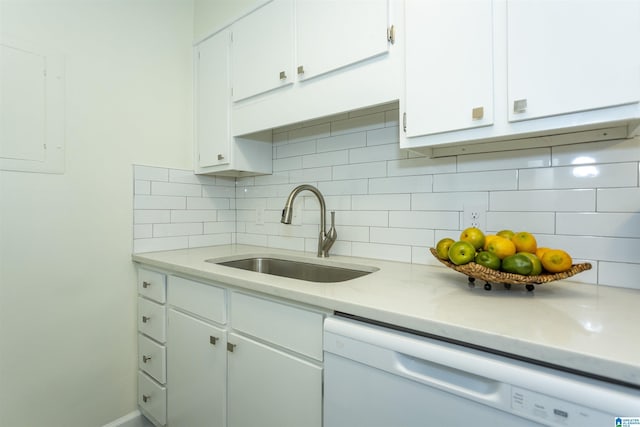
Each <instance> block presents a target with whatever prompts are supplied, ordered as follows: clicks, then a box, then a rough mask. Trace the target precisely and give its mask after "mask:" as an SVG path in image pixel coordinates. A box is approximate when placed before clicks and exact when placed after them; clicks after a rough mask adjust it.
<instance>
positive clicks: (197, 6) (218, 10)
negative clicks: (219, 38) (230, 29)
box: [193, 0, 269, 41]
mask: <svg viewBox="0 0 640 427" xmlns="http://www.w3.org/2000/svg"><path fill="white" fill-rule="evenodd" d="M268 1H269V0H194V6H193V12H194V13H193V38H194V40H196V41H199V40H202V39H203V38H206V37H207V36H210V35H211V34H212V33H213V32H216V31H218V30H219V29H221V28H222V27H225V26H227V25H229V24H230V23H231V22H233V21H234V20H236V19H238V18H239V17H241V16H242V15H244V14H246V13H248V12H250V11H251V10H253V9H255V8H257V7H258V6H260V5H261V4H264V3H267V2H268Z"/></svg>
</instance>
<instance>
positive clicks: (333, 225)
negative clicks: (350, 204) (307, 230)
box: [326, 211, 338, 251]
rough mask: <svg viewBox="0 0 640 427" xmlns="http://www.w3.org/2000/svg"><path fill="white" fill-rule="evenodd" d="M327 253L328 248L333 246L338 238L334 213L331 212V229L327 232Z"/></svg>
mask: <svg viewBox="0 0 640 427" xmlns="http://www.w3.org/2000/svg"><path fill="white" fill-rule="evenodd" d="M326 238H327V241H328V242H327V243H328V246H327V248H326V249H327V251H328V250H329V248H330V247H331V245H333V242H335V241H336V239H337V238H338V233H337V232H336V211H331V228H329V231H327V235H326Z"/></svg>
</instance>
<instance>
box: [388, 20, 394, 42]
mask: <svg viewBox="0 0 640 427" xmlns="http://www.w3.org/2000/svg"><path fill="white" fill-rule="evenodd" d="M387 41H388V42H389V43H391V44H394V43H395V42H396V27H395V26H394V25H392V26H390V27H389V28H387Z"/></svg>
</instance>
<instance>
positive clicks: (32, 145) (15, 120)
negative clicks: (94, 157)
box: [0, 35, 64, 173]
mask: <svg viewBox="0 0 640 427" xmlns="http://www.w3.org/2000/svg"><path fill="white" fill-rule="evenodd" d="M0 67H1V69H0V93H1V94H2V95H1V96H0V170H13V171H21V172H42V173H64V60H63V57H62V55H60V54H58V53H52V52H51V51H49V50H46V49H44V48H41V47H38V46H36V45H34V44H32V43H30V42H26V41H23V40H16V39H13V38H11V37H9V36H6V35H2V36H0Z"/></svg>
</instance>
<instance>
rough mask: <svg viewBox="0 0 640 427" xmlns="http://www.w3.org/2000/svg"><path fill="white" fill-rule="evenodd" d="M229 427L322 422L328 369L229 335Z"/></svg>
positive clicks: (289, 426)
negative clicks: (323, 373) (323, 372)
mask: <svg viewBox="0 0 640 427" xmlns="http://www.w3.org/2000/svg"><path fill="white" fill-rule="evenodd" d="M229 346H230V349H232V350H233V351H230V352H229V356H228V364H229V371H228V381H229V384H228V399H229V406H228V424H227V425H228V427H254V426H262V427H300V426H305V427H320V426H321V425H322V369H321V368H320V367H319V366H316V365H314V364H311V363H309V362H306V361H303V360H301V359H298V358H296V357H294V356H291V355H289V354H287V353H284V352H281V351H278V350H275V349H273V348H271V347H268V346H266V345H264V344H260V343H258V342H255V341H252V340H249V339H247V338H244V337H241V336H239V335H235V334H229Z"/></svg>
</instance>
